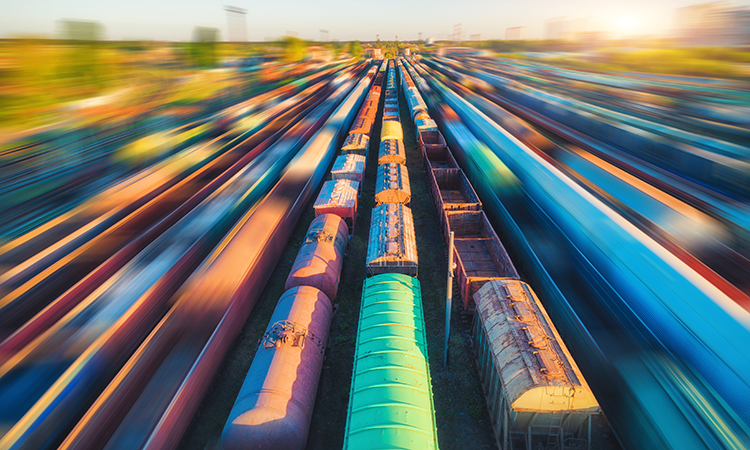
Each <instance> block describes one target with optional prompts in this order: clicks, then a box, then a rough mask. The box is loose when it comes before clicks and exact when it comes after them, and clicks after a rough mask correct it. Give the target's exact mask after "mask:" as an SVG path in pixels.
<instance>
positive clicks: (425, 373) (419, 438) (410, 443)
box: [344, 273, 438, 450]
mask: <svg viewBox="0 0 750 450" xmlns="http://www.w3.org/2000/svg"><path fill="white" fill-rule="evenodd" d="M344 448H345V449H351V450H354V449H356V450H367V449H385V448H388V449H437V448H438V443H437V428H436V426H435V410H434V407H433V401H432V384H431V380H430V367H429V363H428V360H427V339H426V336H425V329H424V315H423V312H422V295H421V291H420V286H419V281H418V280H417V279H416V278H412V277H409V276H407V275H402V274H392V273H389V274H382V275H377V276H374V277H371V278H368V279H367V280H365V285H364V288H363V290H362V309H361V311H360V317H359V326H358V330H357V348H356V352H355V355H354V370H353V373H352V388H351V392H350V394H349V411H348V413H347V420H346V435H345V437H344Z"/></svg>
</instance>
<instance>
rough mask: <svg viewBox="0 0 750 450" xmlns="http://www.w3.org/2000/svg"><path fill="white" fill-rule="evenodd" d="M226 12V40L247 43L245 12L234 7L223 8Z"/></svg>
mask: <svg viewBox="0 0 750 450" xmlns="http://www.w3.org/2000/svg"><path fill="white" fill-rule="evenodd" d="M224 11H226V12H227V28H228V29H227V40H228V41H230V42H247V22H246V20H245V16H246V15H247V10H246V9H244V8H238V7H236V6H224Z"/></svg>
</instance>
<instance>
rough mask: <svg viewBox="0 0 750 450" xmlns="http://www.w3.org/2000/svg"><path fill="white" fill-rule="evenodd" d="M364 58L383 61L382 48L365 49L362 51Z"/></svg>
mask: <svg viewBox="0 0 750 450" xmlns="http://www.w3.org/2000/svg"><path fill="white" fill-rule="evenodd" d="M363 52H364V54H365V57H366V58H372V59H383V49H382V48H373V47H370V48H366V49H364V50H363Z"/></svg>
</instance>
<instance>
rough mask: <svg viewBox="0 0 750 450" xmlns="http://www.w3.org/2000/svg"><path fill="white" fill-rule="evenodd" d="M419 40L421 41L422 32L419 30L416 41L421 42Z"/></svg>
mask: <svg viewBox="0 0 750 450" xmlns="http://www.w3.org/2000/svg"><path fill="white" fill-rule="evenodd" d="M421 41H422V32H421V31H420V32H419V39H418V40H417V42H421Z"/></svg>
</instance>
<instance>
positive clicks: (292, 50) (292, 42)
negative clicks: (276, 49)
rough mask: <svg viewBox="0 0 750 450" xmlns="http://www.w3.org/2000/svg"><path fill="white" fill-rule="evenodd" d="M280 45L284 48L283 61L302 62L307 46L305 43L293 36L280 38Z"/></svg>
mask: <svg viewBox="0 0 750 450" xmlns="http://www.w3.org/2000/svg"><path fill="white" fill-rule="evenodd" d="M281 45H282V47H284V54H285V55H286V56H285V59H286V60H287V61H289V62H296V61H302V59H303V58H304V57H305V50H306V49H307V46H306V45H305V41H303V40H302V39H300V38H296V37H294V36H284V37H282V38H281Z"/></svg>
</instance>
